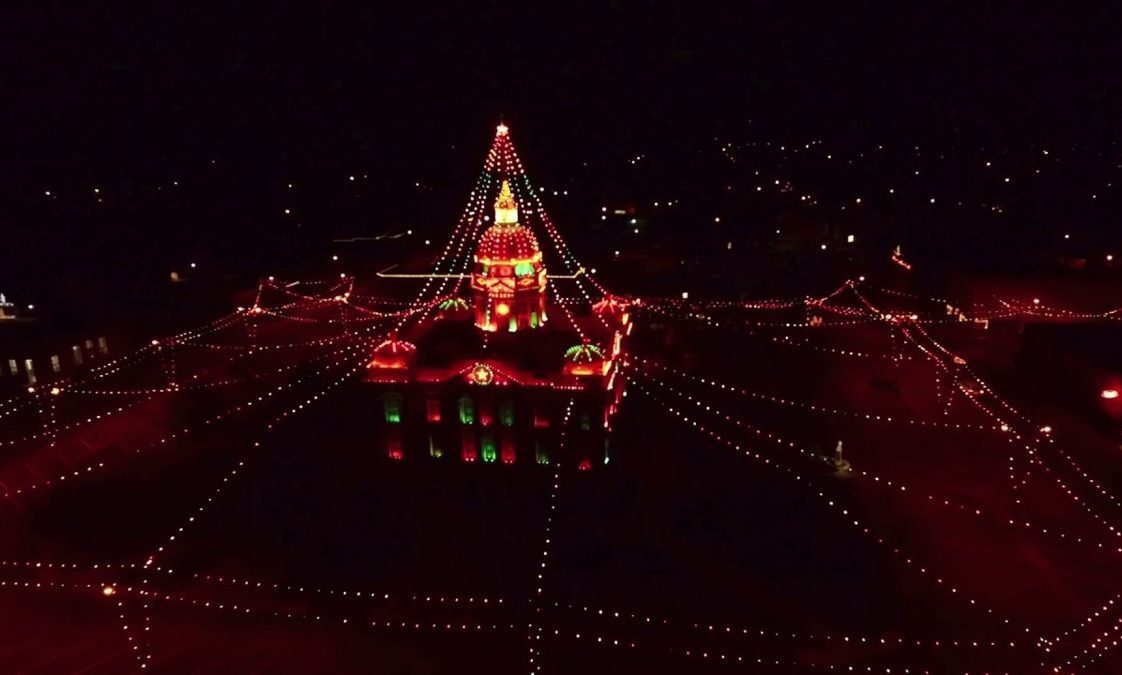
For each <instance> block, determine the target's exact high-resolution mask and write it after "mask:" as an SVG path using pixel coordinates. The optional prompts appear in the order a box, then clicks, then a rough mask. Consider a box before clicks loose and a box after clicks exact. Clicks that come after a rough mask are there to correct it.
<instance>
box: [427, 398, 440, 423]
mask: <svg viewBox="0 0 1122 675" xmlns="http://www.w3.org/2000/svg"><path fill="white" fill-rule="evenodd" d="M425 419H427V420H428V421H430V422H439V421H440V399H438V398H430V399H425Z"/></svg>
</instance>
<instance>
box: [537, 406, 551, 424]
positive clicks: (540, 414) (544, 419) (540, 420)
mask: <svg viewBox="0 0 1122 675" xmlns="http://www.w3.org/2000/svg"><path fill="white" fill-rule="evenodd" d="M534 428H535V429H548V428H549V415H548V414H547V413H546V411H544V410H542V409H541V408H534Z"/></svg>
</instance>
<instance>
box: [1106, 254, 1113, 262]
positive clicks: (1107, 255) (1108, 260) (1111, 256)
mask: <svg viewBox="0 0 1122 675" xmlns="http://www.w3.org/2000/svg"><path fill="white" fill-rule="evenodd" d="M1111 260H1114V256H1113V255H1111V254H1110V253H1107V254H1106V261H1107V262H1110V261H1111Z"/></svg>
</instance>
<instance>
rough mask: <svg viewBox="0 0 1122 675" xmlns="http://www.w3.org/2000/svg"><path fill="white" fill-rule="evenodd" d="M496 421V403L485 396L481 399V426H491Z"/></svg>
mask: <svg viewBox="0 0 1122 675" xmlns="http://www.w3.org/2000/svg"><path fill="white" fill-rule="evenodd" d="M494 423H495V404H494V403H493V402H491V401H489V400H487V399H485V398H481V399H479V426H483V427H489V426H491V425H492V424H494Z"/></svg>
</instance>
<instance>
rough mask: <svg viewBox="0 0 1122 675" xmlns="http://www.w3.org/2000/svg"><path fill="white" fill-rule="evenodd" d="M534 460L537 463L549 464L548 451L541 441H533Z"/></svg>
mask: <svg viewBox="0 0 1122 675" xmlns="http://www.w3.org/2000/svg"><path fill="white" fill-rule="evenodd" d="M534 461H535V462H537V463H538V464H549V451H547V450H546V449H545V448H544V447H542V443H541V441H534Z"/></svg>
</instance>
